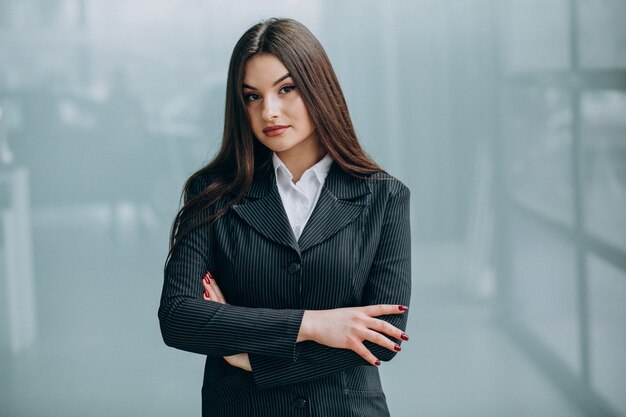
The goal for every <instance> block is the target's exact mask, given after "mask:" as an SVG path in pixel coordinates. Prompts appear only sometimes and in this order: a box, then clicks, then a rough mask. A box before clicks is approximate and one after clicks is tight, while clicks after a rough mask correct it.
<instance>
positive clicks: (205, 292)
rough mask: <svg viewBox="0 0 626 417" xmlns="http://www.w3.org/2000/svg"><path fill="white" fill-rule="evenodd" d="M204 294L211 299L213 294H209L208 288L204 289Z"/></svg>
mask: <svg viewBox="0 0 626 417" xmlns="http://www.w3.org/2000/svg"><path fill="white" fill-rule="evenodd" d="M204 296H205V297H206V298H208V299H209V300H210V299H211V296H210V295H209V292H208V291H207V290H204Z"/></svg>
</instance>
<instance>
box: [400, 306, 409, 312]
mask: <svg viewBox="0 0 626 417" xmlns="http://www.w3.org/2000/svg"><path fill="white" fill-rule="evenodd" d="M408 309H409V308H408V307H407V306H398V310H400V311H407V310H408Z"/></svg>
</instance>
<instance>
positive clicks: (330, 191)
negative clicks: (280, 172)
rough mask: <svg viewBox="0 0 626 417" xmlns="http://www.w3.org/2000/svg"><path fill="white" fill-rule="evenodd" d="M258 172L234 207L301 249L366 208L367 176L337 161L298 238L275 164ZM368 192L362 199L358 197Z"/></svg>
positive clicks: (277, 239)
mask: <svg viewBox="0 0 626 417" xmlns="http://www.w3.org/2000/svg"><path fill="white" fill-rule="evenodd" d="M266 167H267V169H260V170H258V171H257V172H255V176H254V178H253V180H252V184H251V185H250V188H249V189H248V191H247V192H246V194H245V195H244V199H243V200H242V202H240V203H239V204H235V205H233V206H232V209H233V210H234V211H235V212H236V213H237V214H238V215H239V216H240V217H241V218H242V219H243V220H244V221H246V222H247V223H248V224H249V225H250V226H251V227H253V228H254V229H255V230H257V231H258V232H259V233H261V234H262V235H264V236H265V237H267V238H268V239H271V240H272V241H274V242H276V243H279V244H281V245H285V246H287V247H290V248H292V249H294V250H295V251H297V252H298V253H301V252H304V251H305V250H307V249H309V248H311V247H312V246H315V245H317V244H319V243H321V242H323V241H324V240H326V239H328V238H330V237H331V236H332V235H334V234H335V233H337V232H338V231H339V230H341V229H342V228H344V227H345V226H346V225H348V224H349V223H350V222H352V221H353V220H354V219H356V217H357V216H358V215H359V214H360V213H361V212H362V211H363V208H364V207H365V206H366V205H367V204H368V203H369V196H367V194H370V189H369V187H368V186H367V184H366V183H365V181H363V180H359V179H358V178H354V177H352V176H350V175H349V174H347V173H345V172H343V170H342V169H341V167H340V166H339V165H338V164H337V163H336V162H334V161H333V163H332V165H331V167H330V170H329V172H328V175H327V176H326V180H325V181H324V185H323V186H322V189H321V191H320V196H319V199H318V201H317V204H316V205H315V207H314V209H313V212H312V213H311V216H310V217H309V220H308V222H307V224H306V225H305V227H304V230H303V231H302V235H301V236H300V239H299V240H298V241H296V238H295V236H294V234H293V230H292V228H291V225H290V224H289V219H288V217H287V213H286V212H285V208H284V205H283V202H282V200H281V197H280V193H279V192H278V187H277V185H276V177H275V173H274V170H273V169H272V168H273V167H272V165H271V164H269V166H267V165H266ZM361 196H367V197H366V198H361V199H359V198H358V197H361Z"/></svg>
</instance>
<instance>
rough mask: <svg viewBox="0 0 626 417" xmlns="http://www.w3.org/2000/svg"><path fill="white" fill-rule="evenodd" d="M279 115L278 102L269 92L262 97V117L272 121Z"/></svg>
mask: <svg viewBox="0 0 626 417" xmlns="http://www.w3.org/2000/svg"><path fill="white" fill-rule="evenodd" d="M279 115H280V103H279V101H278V98H277V97H274V96H272V95H271V94H269V95H267V96H266V97H264V99H263V115H262V116H263V119H264V120H267V121H268V122H269V121H272V120H274V119H276V118H278V116H279Z"/></svg>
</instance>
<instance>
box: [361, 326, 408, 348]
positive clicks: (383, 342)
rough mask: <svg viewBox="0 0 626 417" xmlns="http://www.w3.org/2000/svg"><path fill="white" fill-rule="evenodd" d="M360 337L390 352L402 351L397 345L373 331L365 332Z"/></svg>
mask: <svg viewBox="0 0 626 417" xmlns="http://www.w3.org/2000/svg"><path fill="white" fill-rule="evenodd" d="M362 336H363V337H364V339H365V340H369V341H370V342H372V343H376V344H377V345H379V346H382V347H384V348H387V349H389V350H390V351H392V352H400V351H401V350H402V348H400V345H399V344H397V343H395V342H393V341H391V340H389V339H388V338H386V337H385V336H383V335H382V334H380V333H378V332H375V331H373V330H367V331H366V332H364V333H363V335H362Z"/></svg>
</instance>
